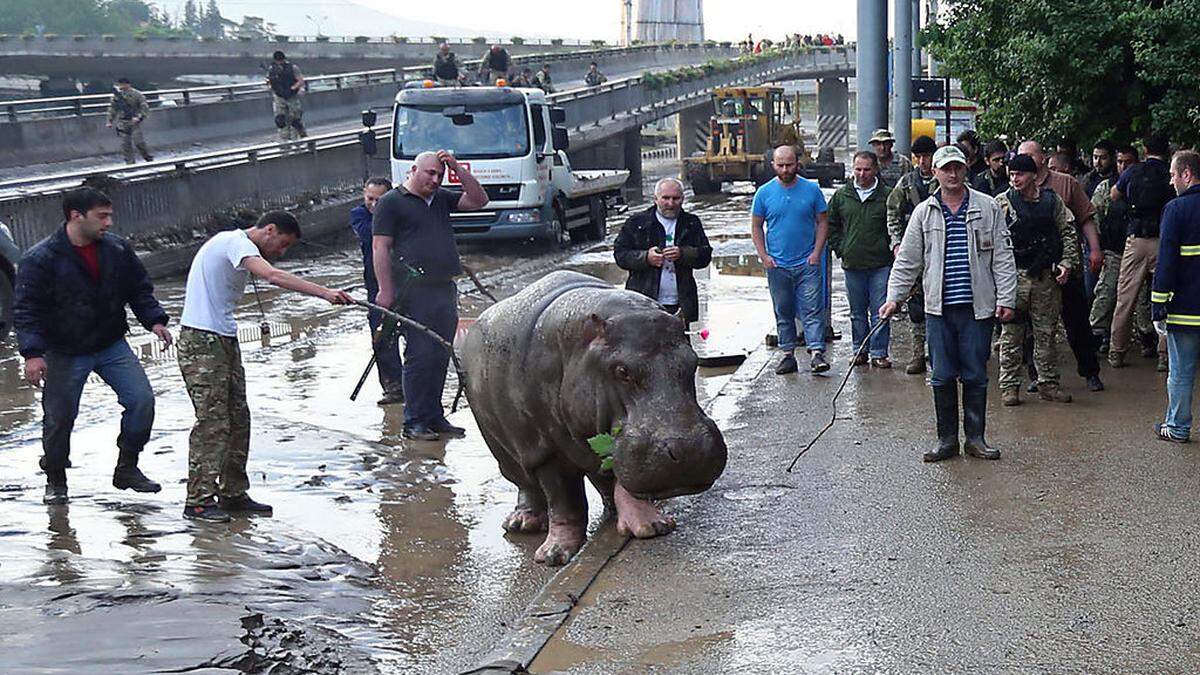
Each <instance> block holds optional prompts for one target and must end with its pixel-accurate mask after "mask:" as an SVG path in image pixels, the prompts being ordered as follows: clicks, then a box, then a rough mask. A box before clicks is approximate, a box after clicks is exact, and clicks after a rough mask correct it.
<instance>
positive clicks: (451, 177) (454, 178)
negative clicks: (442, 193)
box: [446, 162, 471, 185]
mask: <svg viewBox="0 0 1200 675" xmlns="http://www.w3.org/2000/svg"><path fill="white" fill-rule="evenodd" d="M458 165H459V166H461V167H462V168H463V170H464V171H470V170H471V163H470V162H459V163H458ZM446 182H447V183H449V184H451V185H462V180H461V179H460V178H459V177H458V172H456V171H455V170H454V169H450V168H447V169H446Z"/></svg>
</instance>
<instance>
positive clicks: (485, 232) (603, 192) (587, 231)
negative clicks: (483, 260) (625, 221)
mask: <svg viewBox="0 0 1200 675" xmlns="http://www.w3.org/2000/svg"><path fill="white" fill-rule="evenodd" d="M563 121H564V115H563V111H562V110H561V109H560V108H555V107H553V106H551V105H550V103H549V102H548V101H547V99H546V94H545V93H544V92H543V91H542V90H540V89H524V88H520V89H518V88H512V87H504V86H500V87H430V86H428V84H424V85H423V83H419V82H418V83H410V85H409V86H407V87H406V88H404V89H401V90H400V92H399V93H397V94H396V105H395V109H394V110H393V115H392V142H391V146H392V148H391V166H392V180H393V182H395V183H396V184H399V183H400V182H401V181H403V180H404V177H405V176H406V175H407V174H408V171H409V168H410V167H411V166H412V163H413V159H414V158H415V157H416V156H417V154H418V153H420V152H423V151H426V150H434V151H436V150H448V151H449V152H451V153H453V154H454V156H455V157H456V158H457V159H458V161H459V163H460V164H462V165H463V166H465V167H467V168H468V169H469V170H470V171H471V173H472V174H474V176H475V177H476V178H478V179H479V182H480V183H481V184H482V185H483V188H484V190H486V191H487V194H488V200H489V201H488V205H487V206H486V207H484V209H483V210H480V211H473V212H467V213H455V214H452V216H451V222H452V223H453V225H454V235H455V238H456V239H458V240H459V241H472V240H499V239H530V238H534V239H540V240H543V241H548V242H552V243H555V244H557V245H559V246H566V245H568V244H571V243H575V242H581V241H597V240H600V239H603V238H604V236H605V234H606V233H607V226H606V221H607V218H608V211H609V209H610V208H612V207H614V206H616V205H617V204H619V203H620V202H621V201H622V195H621V188H622V186H623V185H624V184H625V181H626V179H628V178H629V172H628V171H618V170H600V171H572V170H571V164H570V162H569V161H568V160H567V153H566V150H567V143H568V142H567V130H566V129H565V128H564V127H563V126H562V123H563ZM443 186H444V187H446V188H448V189H451V190H453V189H456V188H459V184H458V177H457V176H455V175H454V172H452V171H447V172H446V176H445V178H444V179H443Z"/></svg>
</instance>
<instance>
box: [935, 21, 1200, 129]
mask: <svg viewBox="0 0 1200 675" xmlns="http://www.w3.org/2000/svg"><path fill="white" fill-rule="evenodd" d="M1197 12H1200V0H1150V1H1146V0H955V1H953V2H951V3H950V5H949V8H948V10H947V11H946V13H945V14H943V16H942V19H941V21H940V22H939V23H938V24H936V25H933V26H930V27H929V28H928V29H926V31H925V33H924V35H923V39H924V41H925V43H926V44H928V45H929V47H930V50H931V52H932V53H933V54H934V56H935V57H936V58H938V59H939V60H940V61H942V62H943V63H944V64H945V68H944V69H945V72H946V73H947V74H949V75H951V76H952V77H957V78H959V80H960V81H961V82H962V86H963V93H964V94H966V95H967V96H968V97H970V98H972V99H974V100H975V101H976V102H978V103H979V105H980V108H981V109H982V111H983V112H982V114H981V116H980V125H979V126H980V130H981V131H982V132H983V133H985V134H990V135H994V134H1000V133H1007V134H1009V135H1010V136H1014V137H1028V138H1040V139H1046V140H1050V139H1054V138H1057V137H1060V136H1073V137H1075V138H1077V139H1079V140H1080V141H1083V142H1085V143H1087V142H1091V141H1094V140H1096V139H1099V138H1101V137H1113V138H1116V139H1118V140H1129V139H1133V138H1136V137H1139V136H1141V135H1145V134H1147V133H1150V132H1152V131H1153V132H1158V133H1166V134H1168V135H1169V136H1170V137H1171V138H1172V139H1173V140H1176V141H1182V142H1185V143H1189V144H1192V143H1195V142H1197V141H1198V140H1200V126H1198V124H1200V72H1198V71H1197V70H1196V69H1195V68H1194V64H1196V63H1197V60H1196V59H1197V58H1200V35H1197V34H1196V32H1195V31H1194V30H1190V29H1189V26H1191V25H1192V22H1194V17H1195V16H1197Z"/></svg>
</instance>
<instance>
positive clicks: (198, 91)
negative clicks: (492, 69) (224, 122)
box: [0, 43, 709, 123]
mask: <svg viewBox="0 0 1200 675" xmlns="http://www.w3.org/2000/svg"><path fill="white" fill-rule="evenodd" d="M707 48H709V46H708V45H704V44H700V43H695V44H691V43H689V44H686V45H675V46H671V45H638V46H634V47H613V48H593V49H584V50H578V51H571V52H548V53H539V54H518V55H514V56H513V57H512V62H513V64H514V65H523V64H528V63H537V64H540V63H547V62H551V63H552V62H556V61H567V60H578V59H584V58H598V57H614V56H621V55H623V54H632V53H644V52H646V51H654V50H674V49H707ZM431 58H432V57H431ZM480 63H481V61H480V59H472V60H468V61H463V62H462V65H463V67H464V68H466V69H468V71H469V70H471V69H477V68H478V67H479V65H480ZM430 75H432V66H409V67H405V68H381V69H376V70H363V71H356V72H349V73H336V74H331V75H316V76H313V77H306V78H304V79H305V83H304V90H305V93H309V92H315V91H330V90H336V89H344V88H348V87H356V86H367V85H371V84H381V83H386V82H396V83H401V82H404V81H406V80H409V79H414V78H420V77H426V76H430ZM264 77H265V76H264ZM142 93H143V94H144V95H145V96H146V99H147V102H148V103H149V104H150V107H151V108H163V107H174V106H188V105H195V104H203V103H217V102H222V101H235V100H240V99H245V98H263V97H267V96H270V91H269V89H268V88H267V86H266V84H264V82H263V80H258V81H254V82H245V83H241V84H230V85H207V86H199V87H186V88H176V89H156V90H151V91H144V92H142ZM111 100H112V94H111V93H108V94H80V95H77V96H55V97H48V98H30V99H12V100H7V101H0V110H3V111H4V117H3V118H2V119H0V123H4V122H9V123H15V122H21V121H24V120H28V119H44V118H54V117H80V116H84V115H103V114H105V113H106V112H107V110H108V104H109V101H111Z"/></svg>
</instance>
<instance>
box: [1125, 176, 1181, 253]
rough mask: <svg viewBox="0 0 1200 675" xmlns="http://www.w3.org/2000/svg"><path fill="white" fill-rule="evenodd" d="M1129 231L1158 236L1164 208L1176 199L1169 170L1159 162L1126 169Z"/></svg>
mask: <svg viewBox="0 0 1200 675" xmlns="http://www.w3.org/2000/svg"><path fill="white" fill-rule="evenodd" d="M1129 170H1130V171H1131V172H1132V173H1131V174H1130V176H1129V190H1128V193H1127V194H1128V195H1129V234H1132V235H1133V236H1135V237H1149V238H1153V237H1157V236H1158V221H1159V219H1160V218H1162V210H1163V207H1164V206H1166V205H1167V202H1169V201H1171V200H1172V199H1174V198H1175V188H1174V187H1172V186H1171V173H1170V170H1169V169H1168V168H1167V167H1166V165H1165V164H1163V163H1162V162H1154V163H1148V162H1143V163H1141V164H1138V165H1137V166H1134V167H1133V168H1131V169H1129Z"/></svg>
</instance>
